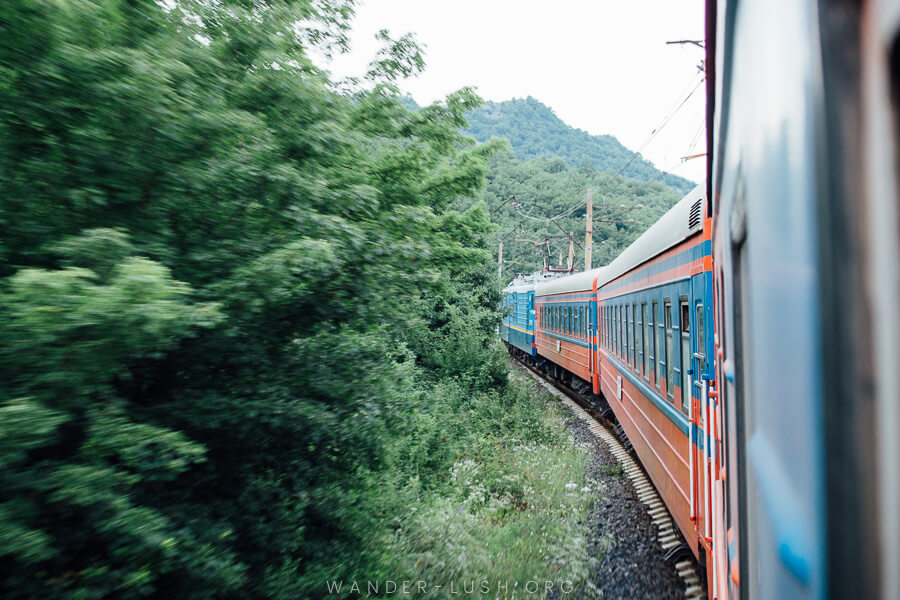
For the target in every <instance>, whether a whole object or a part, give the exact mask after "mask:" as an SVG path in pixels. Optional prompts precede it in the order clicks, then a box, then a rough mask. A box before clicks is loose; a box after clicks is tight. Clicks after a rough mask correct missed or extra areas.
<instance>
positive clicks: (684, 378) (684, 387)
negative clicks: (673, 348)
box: [679, 299, 693, 414]
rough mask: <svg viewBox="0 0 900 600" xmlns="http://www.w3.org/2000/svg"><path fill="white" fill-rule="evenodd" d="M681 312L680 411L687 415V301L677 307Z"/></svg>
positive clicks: (689, 398) (688, 350)
mask: <svg viewBox="0 0 900 600" xmlns="http://www.w3.org/2000/svg"><path fill="white" fill-rule="evenodd" d="M679 309H680V312H681V411H682V412H683V413H685V414H688V412H689V411H688V409H689V404H690V402H691V389H692V388H693V386H692V385H691V307H690V305H689V304H688V303H687V300H686V299H685V300H682V302H681V304H680V305H679Z"/></svg>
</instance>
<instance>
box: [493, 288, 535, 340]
mask: <svg viewBox="0 0 900 600" xmlns="http://www.w3.org/2000/svg"><path fill="white" fill-rule="evenodd" d="M534 287H535V284H534V283H530V282H522V281H520V280H516V281H513V282H512V283H511V284H509V285H508V286H507V287H506V288H505V289H504V290H503V301H502V303H501V307H502V309H503V310H504V313H505V314H504V315H503V321H502V322H501V323H500V339H502V340H503V341H504V342H505V343H506V344H507V346H508V347H510V349H513V348H514V349H517V350H520V351H522V352H524V353H525V354H527V355H529V356H535V355H536V353H537V352H536V348H535V345H534ZM511 351H512V350H511Z"/></svg>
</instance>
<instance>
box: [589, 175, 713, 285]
mask: <svg viewBox="0 0 900 600" xmlns="http://www.w3.org/2000/svg"><path fill="white" fill-rule="evenodd" d="M705 195H706V185H705V184H700V185H698V186H697V187H695V188H694V189H693V190H691V191H690V192H688V193H687V195H686V196H685V197H684V198H682V199H681V200H679V201H678V203H677V204H676V205H675V206H673V207H672V208H670V209H669V211H668V212H667V213H666V214H664V215H663V216H661V217H660V218H659V220H658V221H657V222H656V223H654V224H653V225H651V226H650V228H649V229H647V231H645V232H644V233H643V235H641V237H639V238H638V239H636V240H635V241H634V242H633V243H632V244H631V245H630V246H628V247H627V248H625V250H623V251H622V254H620V255H619V256H618V257H617V258H616V259H615V260H613V261H612V262H611V263H609V266H608V267H606V269H605V270H604V271H603V273H602V274H601V275H600V277H599V278H598V280H597V287H598V288H599V287H600V286H602V285H604V284H607V283H609V282H610V281H612V280H614V279H616V278H617V277H620V276H622V275H623V274H625V273H627V272H628V271H630V270H631V269H633V268H635V267H636V266H638V265H640V264H642V263H644V262H646V261H648V260H650V259H651V258H653V257H654V256H656V255H658V254H661V253H663V252H665V251H666V250H668V249H669V248H671V247H672V246H675V245H677V244H678V243H679V242H681V241H683V240H685V239H687V238H689V237H691V236H692V235H694V234H695V233H697V232H698V231H700V230H701V229H703V218H704V217H705V213H704V204H703V200H704V197H705ZM692 217H693V218H692Z"/></svg>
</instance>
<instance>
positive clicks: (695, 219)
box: [688, 198, 702, 229]
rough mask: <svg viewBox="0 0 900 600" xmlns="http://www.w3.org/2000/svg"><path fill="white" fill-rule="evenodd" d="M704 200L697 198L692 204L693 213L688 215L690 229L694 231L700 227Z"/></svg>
mask: <svg viewBox="0 0 900 600" xmlns="http://www.w3.org/2000/svg"><path fill="white" fill-rule="evenodd" d="M701 203H702V198H697V199H696V200H695V201H694V203H693V204H691V213H690V215H688V229H693V228H694V227H697V226H698V225H700V210H701V208H702V206H701Z"/></svg>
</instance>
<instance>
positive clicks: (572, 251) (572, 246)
mask: <svg viewBox="0 0 900 600" xmlns="http://www.w3.org/2000/svg"><path fill="white" fill-rule="evenodd" d="M566 268H567V269H569V270H570V271H574V270H575V234H574V233H570V234H569V260H567V261H566Z"/></svg>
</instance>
